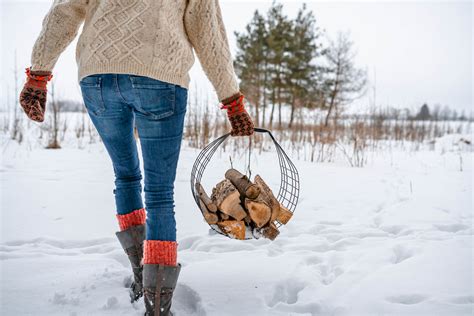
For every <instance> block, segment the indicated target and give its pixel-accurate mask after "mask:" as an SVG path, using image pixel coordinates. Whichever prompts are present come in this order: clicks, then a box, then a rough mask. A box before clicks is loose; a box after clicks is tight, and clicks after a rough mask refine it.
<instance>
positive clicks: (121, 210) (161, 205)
mask: <svg viewBox="0 0 474 316" xmlns="http://www.w3.org/2000/svg"><path fill="white" fill-rule="evenodd" d="M82 24H83V29H82V33H81V34H80V36H79V39H78V43H77V47H76V62H77V65H78V69H79V72H78V81H79V84H80V87H81V91H82V96H83V99H84V103H85V106H86V109H87V111H88V114H89V116H90V118H91V121H92V122H93V124H94V126H95V127H96V129H97V131H98V132H99V135H100V137H101V139H102V141H103V143H104V145H105V147H106V149H107V152H108V154H109V156H110V158H111V161H112V165H113V169H114V173H115V188H114V190H113V193H114V196H115V202H116V213H117V215H116V217H117V219H118V224H119V227H120V231H118V232H117V233H116V235H117V238H118V240H119V241H120V244H121V245H122V247H123V249H124V251H125V253H126V254H127V255H128V258H129V259H130V262H131V266H132V268H133V274H134V282H133V284H132V285H131V288H130V291H131V296H132V301H135V300H138V299H139V298H140V297H141V296H142V295H143V296H144V301H145V309H146V313H145V315H172V313H171V312H170V307H171V300H172V295H173V291H174V289H175V287H176V284H177V279H178V275H179V273H180V269H181V264H180V263H178V262H177V245H178V244H177V241H176V221H175V213H174V181H175V177H176V168H177V162H178V157H179V152H180V146H181V139H182V136H183V126H184V116H185V113H186V104H187V97H188V86H189V81H190V78H189V74H188V72H189V70H190V68H191V66H192V65H193V63H194V54H193V49H194V51H195V53H196V54H197V56H198V58H199V60H200V62H201V64H202V66H203V69H204V71H205V73H206V75H207V77H208V78H209V80H210V81H211V83H212V84H213V86H214V88H215V90H216V93H217V96H218V98H219V100H220V101H221V102H222V104H223V106H222V108H223V109H226V110H227V115H228V118H229V121H230V123H231V126H232V131H231V135H232V136H246V135H251V134H252V133H253V132H254V126H253V122H252V120H251V118H250V117H249V115H248V113H247V111H246V110H245V108H244V102H243V95H242V94H241V93H240V91H239V86H238V83H237V80H236V76H235V73H234V68H233V64H232V57H231V54H230V50H229V44H228V40H227V36H226V31H225V27H224V24H223V19H222V15H221V10H220V7H219V2H218V0H173V1H167V0H116V1H112V0H55V1H54V2H53V4H52V6H51V8H50V10H49V11H48V13H47V15H46V16H45V17H44V19H43V23H42V30H41V33H40V35H39V37H38V38H37V40H36V42H35V44H34V47H33V52H32V57H31V65H30V67H28V68H26V75H27V79H26V83H25V85H24V88H23V90H22V91H21V94H20V104H21V106H22V108H23V109H24V111H25V113H26V114H27V115H28V117H29V118H30V119H32V120H34V121H37V122H43V121H44V114H45V109H46V95H47V83H48V81H50V80H51V78H52V76H53V75H52V70H53V68H54V65H55V64H56V62H57V60H58V58H59V56H60V54H61V53H62V52H63V51H64V50H65V49H66V47H67V46H68V45H69V44H70V43H71V42H72V40H73V39H74V38H75V37H76V35H77V33H78V30H79V28H80V26H81V25H82ZM134 127H136V128H137V131H138V135H139V139H140V145H141V149H142V159H143V164H144V172H145V175H144V191H145V205H146V207H144V205H143V202H142V197H141V193H142V186H141V180H142V175H141V171H140V163H139V157H138V151H137V144H136V142H135V138H134V133H133V131H134Z"/></svg>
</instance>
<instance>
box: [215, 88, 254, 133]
mask: <svg viewBox="0 0 474 316" xmlns="http://www.w3.org/2000/svg"><path fill="white" fill-rule="evenodd" d="M222 104H223V105H222V107H221V109H226V110H227V118H228V119H229V122H230V125H231V126H232V131H231V132H230V135H231V136H250V135H252V134H253V133H254V124H253V121H252V119H251V118H250V115H249V114H248V113H247V111H246V110H245V107H244V95H243V94H242V93H240V92H239V93H237V94H235V95H233V96H231V97H229V98H227V99H224V100H222Z"/></svg>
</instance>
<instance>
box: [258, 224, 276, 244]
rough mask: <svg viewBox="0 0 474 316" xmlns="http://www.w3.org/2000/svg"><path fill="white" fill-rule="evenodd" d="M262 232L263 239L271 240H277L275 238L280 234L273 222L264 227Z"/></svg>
mask: <svg viewBox="0 0 474 316" xmlns="http://www.w3.org/2000/svg"><path fill="white" fill-rule="evenodd" d="M261 231H262V235H263V237H265V238H268V239H270V240H275V238H276V237H277V236H278V235H279V234H280V231H279V230H278V228H277V227H276V225H275V224H274V223H273V222H270V223H269V224H268V225H267V226H265V227H263V228H262V230H261Z"/></svg>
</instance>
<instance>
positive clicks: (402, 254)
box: [391, 245, 415, 264]
mask: <svg viewBox="0 0 474 316" xmlns="http://www.w3.org/2000/svg"><path fill="white" fill-rule="evenodd" d="M414 255H415V252H414V251H413V250H412V249H410V248H408V247H406V246H403V245H397V246H395V247H393V254H392V258H391V262H392V263H393V264H398V263H400V262H402V261H405V260H407V259H409V258H411V257H413V256H414Z"/></svg>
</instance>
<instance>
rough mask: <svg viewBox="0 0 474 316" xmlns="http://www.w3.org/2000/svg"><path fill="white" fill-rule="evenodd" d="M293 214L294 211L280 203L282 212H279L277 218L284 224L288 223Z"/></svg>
mask: <svg viewBox="0 0 474 316" xmlns="http://www.w3.org/2000/svg"><path fill="white" fill-rule="evenodd" d="M292 216H293V213H292V212H291V211H290V210H289V209H287V208H286V207H284V206H283V205H280V213H279V214H278V216H277V218H276V220H277V221H279V222H280V223H282V224H286V223H288V221H289V220H290V219H291V217H292Z"/></svg>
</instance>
